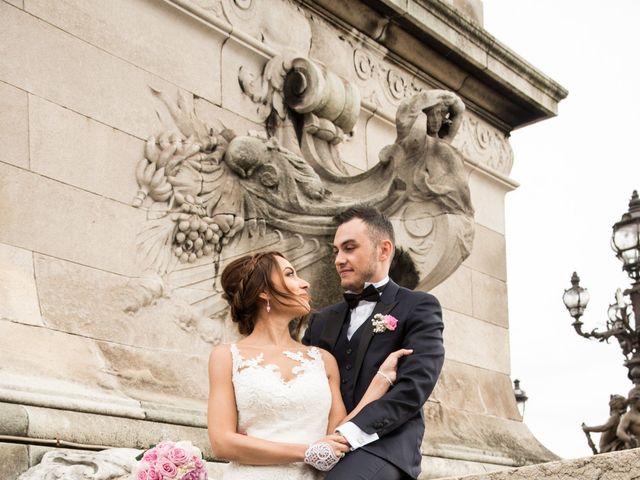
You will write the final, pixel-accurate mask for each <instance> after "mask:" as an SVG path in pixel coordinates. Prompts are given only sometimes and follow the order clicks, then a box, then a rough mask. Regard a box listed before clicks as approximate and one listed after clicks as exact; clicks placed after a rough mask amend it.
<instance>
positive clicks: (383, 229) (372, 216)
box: [333, 205, 396, 245]
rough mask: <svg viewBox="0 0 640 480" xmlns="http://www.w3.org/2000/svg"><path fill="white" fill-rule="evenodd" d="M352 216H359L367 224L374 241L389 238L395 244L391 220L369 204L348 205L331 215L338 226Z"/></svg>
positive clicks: (351, 218)
mask: <svg viewBox="0 0 640 480" xmlns="http://www.w3.org/2000/svg"><path fill="white" fill-rule="evenodd" d="M354 218H359V219H360V220H362V221H363V222H364V223H365V225H367V227H368V229H369V231H370V232H371V237H372V239H373V240H375V241H376V243H377V242H379V241H380V240H383V239H385V238H387V239H389V240H391V243H393V244H394V245H395V244H396V240H395V235H394V233H393V225H391V222H390V221H389V219H388V218H387V216H386V215H385V214H384V213H382V212H381V211H380V210H378V209H377V208H375V207H372V206H370V205H354V206H353V207H349V208H347V209H346V210H345V211H344V212H341V213H339V214H337V215H336V216H335V217H333V220H334V222H335V223H336V225H337V226H338V227H339V226H340V225H342V224H343V223H347V222H349V221H351V220H353V219H354Z"/></svg>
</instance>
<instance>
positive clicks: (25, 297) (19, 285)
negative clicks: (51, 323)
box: [0, 243, 43, 325]
mask: <svg viewBox="0 0 640 480" xmlns="http://www.w3.org/2000/svg"><path fill="white" fill-rule="evenodd" d="M0 272H2V276H1V278H0V318H7V319H10V320H14V321H16V322H21V323H29V324H32V325H43V323H42V317H41V316H40V305H39V302H38V292H37V289H36V282H35V275H34V269H33V253H32V252H30V251H28V250H23V249H21V248H16V247H12V246H10V245H5V244H1V243H0Z"/></svg>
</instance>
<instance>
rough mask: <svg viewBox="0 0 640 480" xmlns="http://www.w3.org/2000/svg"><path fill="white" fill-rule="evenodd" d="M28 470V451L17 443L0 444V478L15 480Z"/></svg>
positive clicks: (24, 446)
mask: <svg viewBox="0 0 640 480" xmlns="http://www.w3.org/2000/svg"><path fill="white" fill-rule="evenodd" d="M28 468H29V449H28V447H27V446H26V445H19V444H17V443H0V478H1V479H2V480H17V478H18V477H19V476H20V474H21V473H23V472H24V471H26V470H27V469H28Z"/></svg>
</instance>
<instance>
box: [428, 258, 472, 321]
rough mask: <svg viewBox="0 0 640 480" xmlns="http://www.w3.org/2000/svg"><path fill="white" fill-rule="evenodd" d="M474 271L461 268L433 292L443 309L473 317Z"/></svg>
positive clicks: (462, 266)
mask: <svg viewBox="0 0 640 480" xmlns="http://www.w3.org/2000/svg"><path fill="white" fill-rule="evenodd" d="M472 272H473V271H472V270H471V269H470V268H467V267H465V266H464V265H461V266H459V267H458V268H457V269H456V271H455V272H453V273H452V274H451V276H450V277H448V278H447V279H446V280H445V281H444V282H442V283H441V284H440V285H438V286H436V287H435V288H433V289H432V290H431V293H433V294H434V295H435V296H436V297H437V299H438V300H439V301H440V305H442V308H446V309H447V310H452V311H454V312H458V313H464V314H465V315H469V316H473V282H472Z"/></svg>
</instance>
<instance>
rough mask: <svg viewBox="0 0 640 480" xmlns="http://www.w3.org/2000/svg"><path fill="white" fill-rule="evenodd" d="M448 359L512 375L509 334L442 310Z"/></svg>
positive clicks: (476, 320) (504, 330)
mask: <svg viewBox="0 0 640 480" xmlns="http://www.w3.org/2000/svg"><path fill="white" fill-rule="evenodd" d="M443 317H444V325H445V328H444V345H445V349H446V352H447V353H446V355H447V358H448V359H450V360H456V361H458V362H461V363H466V364H469V365H474V366H476V367H481V368H485V369H487V370H493V371H496V372H499V373H504V374H506V375H509V373H510V357H509V330H508V329H506V328H503V327H499V326H497V325H494V324H491V323H487V322H484V321H482V320H478V319H476V318H473V317H469V316H467V315H462V314H460V313H457V312H453V311H449V310H446V309H445V310H443Z"/></svg>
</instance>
